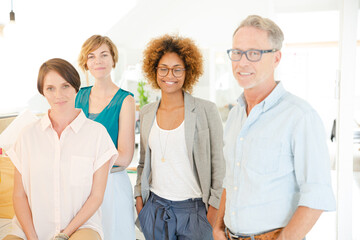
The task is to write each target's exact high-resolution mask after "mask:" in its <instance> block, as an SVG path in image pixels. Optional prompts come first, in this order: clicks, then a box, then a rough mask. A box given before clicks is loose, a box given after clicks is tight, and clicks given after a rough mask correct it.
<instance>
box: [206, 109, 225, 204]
mask: <svg viewBox="0 0 360 240" xmlns="http://www.w3.org/2000/svg"><path fill="white" fill-rule="evenodd" d="M206 115H207V120H208V124H209V134H210V152H211V184H210V198H209V204H210V205H211V206H213V207H215V208H216V209H218V208H219V205H220V198H221V194H222V191H223V188H222V182H223V179H224V176H225V161H224V154H223V146H224V143H223V137H222V136H223V125H222V121H221V118H220V114H219V111H218V109H217V107H216V105H215V104H214V103H211V105H210V106H209V107H208V108H207V111H206Z"/></svg>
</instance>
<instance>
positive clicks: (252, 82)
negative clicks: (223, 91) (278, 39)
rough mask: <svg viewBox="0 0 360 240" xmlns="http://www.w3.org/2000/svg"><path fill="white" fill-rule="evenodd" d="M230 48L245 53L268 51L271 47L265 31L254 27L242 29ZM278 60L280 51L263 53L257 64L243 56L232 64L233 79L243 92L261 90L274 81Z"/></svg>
mask: <svg viewBox="0 0 360 240" xmlns="http://www.w3.org/2000/svg"><path fill="white" fill-rule="evenodd" d="M232 48H233V49H238V50H241V51H247V50H249V49H257V50H269V49H272V48H273V47H272V46H271V44H270V41H269V39H268V36H267V32H266V31H264V30H260V29H257V28H254V27H242V28H240V29H239V30H238V31H237V32H236V34H235V36H234V38H233V47H232ZM280 59H281V53H280V51H277V52H274V53H264V54H263V55H262V57H261V59H260V61H258V62H250V61H249V60H248V59H247V58H246V56H245V54H244V55H242V58H241V59H240V61H237V62H234V61H233V62H232V69H233V74H234V77H235V79H236V80H237V81H238V83H239V85H240V86H241V87H242V88H244V90H249V89H261V88H262V87H264V86H266V85H268V84H269V83H271V82H273V81H274V71H275V68H276V67H277V65H278V64H279V62H280Z"/></svg>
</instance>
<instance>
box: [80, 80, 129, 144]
mask: <svg viewBox="0 0 360 240" xmlns="http://www.w3.org/2000/svg"><path fill="white" fill-rule="evenodd" d="M91 88H92V86H90V87H83V88H81V89H80V91H79V92H78V93H77V95H76V99H75V107H76V108H81V109H82V110H83V112H84V114H85V116H86V117H87V118H89V97H90V92H91ZM128 95H131V96H134V94H132V93H131V92H128V91H125V90H123V89H121V88H120V89H119V90H118V91H117V92H116V94H115V95H114V97H113V98H112V99H111V101H110V103H109V104H108V105H107V106H106V107H105V108H104V109H103V110H102V111H101V112H100V113H99V114H98V115H97V116H96V118H95V119H93V120H94V121H96V122H99V123H101V124H102V125H103V126H104V127H105V128H106V130H107V131H108V133H109V135H110V137H111V139H112V141H113V142H114V145H115V147H116V148H117V142H118V135H119V114H120V110H121V106H122V104H123V101H124V99H125V98H126V97H127V96H128Z"/></svg>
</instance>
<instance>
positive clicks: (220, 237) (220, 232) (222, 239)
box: [213, 227, 227, 240]
mask: <svg viewBox="0 0 360 240" xmlns="http://www.w3.org/2000/svg"><path fill="white" fill-rule="evenodd" d="M213 236H214V240H227V238H226V235H225V230H224V229H220V228H217V227H215V228H214V229H213Z"/></svg>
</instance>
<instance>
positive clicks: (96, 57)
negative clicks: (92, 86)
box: [86, 44, 114, 79]
mask: <svg viewBox="0 0 360 240" xmlns="http://www.w3.org/2000/svg"><path fill="white" fill-rule="evenodd" d="M86 65H87V67H88V69H89V71H90V73H91V75H92V76H93V77H94V78H95V79H106V78H110V73H111V70H112V68H113V66H114V61H113V57H112V56H111V53H110V49H109V47H108V45H106V44H102V45H101V46H100V47H99V48H98V49H96V50H95V51H92V52H90V53H89V54H88V56H87V62H86Z"/></svg>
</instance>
